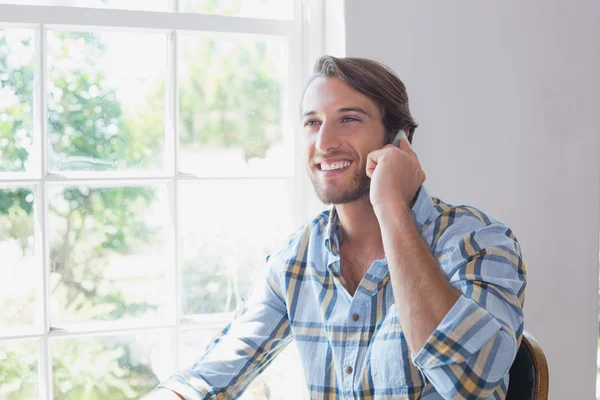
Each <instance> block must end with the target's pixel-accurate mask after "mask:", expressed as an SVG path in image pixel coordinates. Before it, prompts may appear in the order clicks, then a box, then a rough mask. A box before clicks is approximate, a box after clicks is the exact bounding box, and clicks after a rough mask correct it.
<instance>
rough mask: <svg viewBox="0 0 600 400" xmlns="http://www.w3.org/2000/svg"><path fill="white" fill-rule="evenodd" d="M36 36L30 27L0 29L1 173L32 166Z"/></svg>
mask: <svg viewBox="0 0 600 400" xmlns="http://www.w3.org/2000/svg"><path fill="white" fill-rule="evenodd" d="M33 36H34V35H33V30H31V29H16V28H8V29H0V172H18V171H26V170H29V169H31V160H30V155H31V151H32V146H33V134H32V133H33V132H32V131H33V90H34V71H35V64H34V51H35V46H34V41H33Z"/></svg>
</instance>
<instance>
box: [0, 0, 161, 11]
mask: <svg viewBox="0 0 600 400" xmlns="http://www.w3.org/2000/svg"><path fill="white" fill-rule="evenodd" d="M2 3H9V4H23V5H36V6H37V5H39V6H65V7H92V8H113V9H122V10H147V11H168V10H169V0H3V1H2Z"/></svg>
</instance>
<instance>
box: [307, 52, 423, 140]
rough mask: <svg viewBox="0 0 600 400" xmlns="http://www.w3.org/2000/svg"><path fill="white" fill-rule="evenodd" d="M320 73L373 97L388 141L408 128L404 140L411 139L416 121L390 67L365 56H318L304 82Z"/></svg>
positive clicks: (401, 84) (402, 87)
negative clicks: (310, 74) (310, 73)
mask: <svg viewBox="0 0 600 400" xmlns="http://www.w3.org/2000/svg"><path fill="white" fill-rule="evenodd" d="M320 76H324V77H334V78H338V79H340V80H342V81H344V82H345V83H346V84H348V85H349V86H350V87H351V88H353V89H354V90H356V91H357V92H359V93H361V94H363V95H365V96H367V97H368V98H369V99H371V100H373V102H375V104H376V105H377V106H378V107H379V109H380V111H381V115H382V119H383V126H384V128H385V131H386V133H387V134H388V135H389V141H390V142H391V141H392V140H393V138H394V136H395V135H396V133H397V132H398V131H399V130H400V129H406V128H408V130H409V131H408V141H409V142H410V143H412V138H413V133H414V131H415V128H416V127H417V126H418V125H417V123H415V120H414V119H413V117H412V115H411V114H410V110H409V109H408V95H407V93H406V87H405V86H404V83H402V81H401V80H400V78H398V75H396V73H395V72H394V71H393V70H392V69H391V68H390V67H388V66H386V65H384V64H382V63H380V62H377V61H373V60H369V59H366V58H354V57H346V58H336V57H333V56H322V57H320V58H319V59H318V60H317V62H316V63H315V67H314V70H313V75H312V76H311V77H310V79H309V81H308V83H307V85H306V86H307V87H308V85H310V83H311V82H312V81H313V80H314V79H315V78H317V77H320Z"/></svg>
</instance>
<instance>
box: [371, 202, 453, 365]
mask: <svg viewBox="0 0 600 400" xmlns="http://www.w3.org/2000/svg"><path fill="white" fill-rule="evenodd" d="M376 214H377V217H378V219H379V224H380V227H381V234H382V239H383V247H384V251H385V255H386V258H387V262H388V266H389V271H390V281H391V283H392V287H393V289H394V297H395V301H396V307H397V309H398V314H399V315H398V317H399V318H400V321H401V323H402V329H403V331H404V334H405V336H406V340H407V342H408V346H409V348H410V350H411V352H412V353H413V354H417V353H418V352H419V350H420V349H421V348H422V347H423V345H424V344H425V343H426V342H427V340H428V339H429V337H430V336H431V334H432V333H433V332H434V330H435V329H436V327H437V326H438V325H439V324H440V322H441V321H442V320H443V318H444V316H446V314H447V313H448V311H449V310H450V309H451V308H452V306H453V305H454V304H455V303H456V301H457V300H458V298H459V297H460V296H461V292H460V291H459V290H458V289H456V288H454V287H453V286H452V285H451V284H450V283H449V282H448V280H447V278H446V276H445V275H444V274H443V272H442V271H441V269H440V268H439V265H438V263H437V260H436V259H435V258H434V257H433V255H432V254H431V251H430V249H429V246H428V245H427V243H425V241H424V240H423V238H422V237H421V234H420V233H419V231H418V229H417V227H416V226H415V223H414V221H413V216H412V213H411V211H410V209H409V208H408V207H407V206H406V205H405V204H389V205H386V206H385V207H381V208H379V209H377V210H376Z"/></svg>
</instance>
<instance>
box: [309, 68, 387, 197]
mask: <svg viewBox="0 0 600 400" xmlns="http://www.w3.org/2000/svg"><path fill="white" fill-rule="evenodd" d="M302 125H303V127H304V132H305V133H306V135H307V139H308V141H307V142H308V149H307V153H306V156H307V163H308V172H309V176H310V180H311V181H312V184H313V186H314V187H315V191H316V192H317V196H318V197H319V199H320V200H321V201H322V202H324V203H326V204H342V203H349V202H352V201H355V200H358V199H360V198H362V197H364V196H368V194H369V188H370V184H371V181H370V179H369V177H367V174H366V172H365V169H366V163H367V155H368V154H369V153H370V152H371V151H373V150H376V149H379V148H381V147H383V146H384V145H385V144H386V142H385V134H384V131H385V130H384V127H383V122H382V118H381V113H380V111H379V108H378V107H377V105H376V104H375V103H374V102H373V101H372V100H371V99H369V98H368V97H366V96H364V95H362V94H360V93H358V92H357V91H355V90H354V89H352V88H350V86H348V85H347V84H346V83H344V82H343V81H341V80H339V79H337V78H326V77H319V78H316V79H315V80H313V81H312V82H311V83H310V85H309V86H308V88H307V89H306V92H305V94H304V99H303V100H302Z"/></svg>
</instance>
